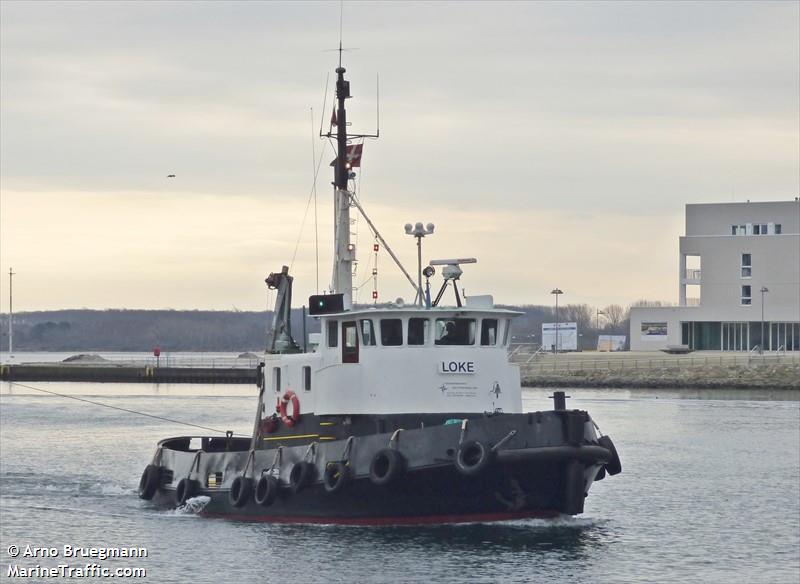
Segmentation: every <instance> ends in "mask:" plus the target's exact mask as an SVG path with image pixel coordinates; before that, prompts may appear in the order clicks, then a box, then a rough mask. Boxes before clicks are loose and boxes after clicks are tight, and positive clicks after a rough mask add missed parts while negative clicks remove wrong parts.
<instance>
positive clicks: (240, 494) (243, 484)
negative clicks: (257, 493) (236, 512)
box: [228, 475, 253, 507]
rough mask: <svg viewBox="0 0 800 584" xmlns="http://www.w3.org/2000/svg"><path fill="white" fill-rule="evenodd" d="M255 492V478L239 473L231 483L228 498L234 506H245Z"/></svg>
mask: <svg viewBox="0 0 800 584" xmlns="http://www.w3.org/2000/svg"><path fill="white" fill-rule="evenodd" d="M252 492H253V479H250V478H247V477H245V476H242V475H239V476H238V477H236V478H235V479H233V483H231V490H230V491H229V492H228V498H229V499H230V502H231V505H233V506H234V507H244V506H245V505H247V502H248V501H249V500H250V495H251V493H252Z"/></svg>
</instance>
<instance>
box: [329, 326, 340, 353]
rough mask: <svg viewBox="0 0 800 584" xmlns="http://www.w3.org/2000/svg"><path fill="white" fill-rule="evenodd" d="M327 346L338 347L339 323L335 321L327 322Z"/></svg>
mask: <svg viewBox="0 0 800 584" xmlns="http://www.w3.org/2000/svg"><path fill="white" fill-rule="evenodd" d="M328 346H329V347H338V346H339V321H336V320H329V321H328Z"/></svg>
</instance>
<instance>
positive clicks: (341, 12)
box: [339, 0, 344, 67]
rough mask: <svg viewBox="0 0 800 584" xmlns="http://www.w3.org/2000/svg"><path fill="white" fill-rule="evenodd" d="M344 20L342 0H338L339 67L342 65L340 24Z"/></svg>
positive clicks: (341, 24)
mask: <svg viewBox="0 0 800 584" xmlns="http://www.w3.org/2000/svg"><path fill="white" fill-rule="evenodd" d="M343 22H344V0H340V1H339V67H341V66H342V26H343Z"/></svg>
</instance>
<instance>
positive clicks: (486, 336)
mask: <svg viewBox="0 0 800 584" xmlns="http://www.w3.org/2000/svg"><path fill="white" fill-rule="evenodd" d="M496 344H497V319H496V318H484V319H483V320H482V321H481V345H483V346H494V345H496Z"/></svg>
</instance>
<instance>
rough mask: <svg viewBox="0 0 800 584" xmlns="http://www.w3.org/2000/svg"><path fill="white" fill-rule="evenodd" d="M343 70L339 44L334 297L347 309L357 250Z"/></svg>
mask: <svg viewBox="0 0 800 584" xmlns="http://www.w3.org/2000/svg"><path fill="white" fill-rule="evenodd" d="M344 74H345V68H344V67H342V46H341V43H340V44H339V66H338V67H337V68H336V100H337V108H336V151H337V154H336V164H335V167H334V181H333V186H334V235H333V236H334V258H333V282H331V290H332V292H333V293H334V294H343V304H344V309H345V310H349V309H350V308H352V305H353V260H354V259H355V258H354V255H355V253H354V252H355V249H354V248H353V246H352V245H351V243H350V191H348V190H347V184H348V181H349V180H350V165H349V164H348V161H347V139H348V136H347V111H346V110H345V107H344V101H345V100H346V99H349V98H350V82H349V81H345V78H344Z"/></svg>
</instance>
